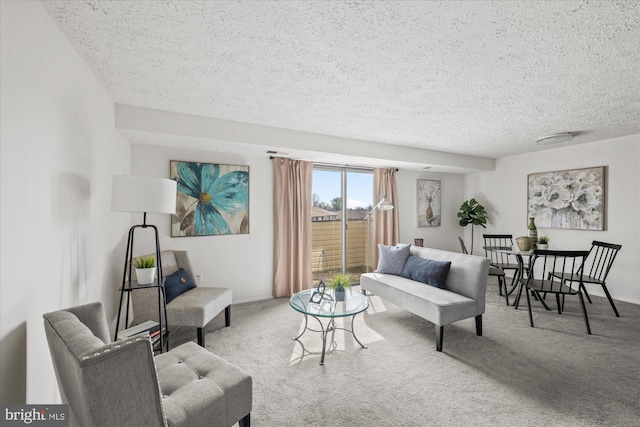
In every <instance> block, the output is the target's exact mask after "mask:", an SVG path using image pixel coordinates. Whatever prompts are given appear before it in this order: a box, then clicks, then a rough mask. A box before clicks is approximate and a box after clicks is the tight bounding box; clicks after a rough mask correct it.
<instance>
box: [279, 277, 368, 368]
mask: <svg viewBox="0 0 640 427" xmlns="http://www.w3.org/2000/svg"><path fill="white" fill-rule="evenodd" d="M314 292H316V289H307V290H304V291H302V292H298V293H297V294H295V295H293V296H292V297H291V299H290V300H289V304H290V305H291V307H293V309H294V310H296V311H299V312H300V313H302V314H304V329H303V330H302V332H301V333H300V335H298V336H297V337H295V338H293V339H294V340H297V339H298V338H300V337H301V336H302V335H304V333H305V332H306V331H307V330H309V331H312V332H320V333H321V337H322V356H321V358H320V365H324V355H325V351H326V348H327V336H328V335H329V332H331V341H330V342H333V337H334V334H335V331H336V329H341V330H343V331H347V332H349V333H351V335H353V338H354V339H355V340H356V341H357V343H358V344H360V347H362V348H367V346H366V345H364V344H362V343H361V342H360V340H359V339H358V337H356V334H355V332H354V331H353V321H354V319H355V317H356V315H357V314H359V313H362V312H363V311H365V310H366V309H367V308H369V301H368V299H367V297H366V296H364V295H362V294H361V293H360V292H354V291H353V290H347V292H346V293H345V298H344V301H335V300H334V298H333V293H332V292H327V293H326V294H324V296H320V295H319V294H316V295H315V296H314V295H313V294H314ZM312 297H313V299H312ZM312 301H317V302H312ZM309 316H311V317H313V318H314V319H316V320H317V321H318V323H319V324H320V330H318V329H311V328H310V327H309V325H308V319H309ZM349 316H351V329H346V328H339V327H337V326H336V322H335V319H336V318H337V317H349ZM321 318H325V319H329V321H328V322H327V324H326V327H325V325H324V324H323V323H322V321H321V320H320V319H321Z"/></svg>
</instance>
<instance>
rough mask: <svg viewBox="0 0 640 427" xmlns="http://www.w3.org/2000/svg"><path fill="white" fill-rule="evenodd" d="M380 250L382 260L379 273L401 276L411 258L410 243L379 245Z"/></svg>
mask: <svg viewBox="0 0 640 427" xmlns="http://www.w3.org/2000/svg"><path fill="white" fill-rule="evenodd" d="M378 249H379V250H380V261H379V262H378V270H377V272H378V273H385V274H395V275H396V276H401V275H402V271H403V270H404V264H405V263H406V262H407V258H409V250H410V249H411V246H410V245H398V246H385V245H381V244H379V245H378Z"/></svg>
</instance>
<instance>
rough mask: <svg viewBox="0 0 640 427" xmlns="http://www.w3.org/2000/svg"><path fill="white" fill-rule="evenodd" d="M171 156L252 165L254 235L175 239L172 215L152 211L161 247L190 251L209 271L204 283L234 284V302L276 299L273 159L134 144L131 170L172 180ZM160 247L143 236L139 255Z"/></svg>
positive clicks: (202, 270)
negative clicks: (274, 279) (171, 228)
mask: <svg viewBox="0 0 640 427" xmlns="http://www.w3.org/2000/svg"><path fill="white" fill-rule="evenodd" d="M170 160H182V161H192V162H206V163H226V164H233V165H248V166H249V234H235V235H224V236H197V237H171V232H170V221H171V217H170V215H149V216H148V218H147V222H149V223H152V224H155V225H156V226H157V227H158V233H159V234H160V247H161V249H163V250H164V249H179V250H187V251H189V258H190V259H191V264H192V266H193V268H194V270H195V271H194V272H195V273H196V274H197V273H198V272H200V273H202V274H203V284H204V285H210V286H224V287H227V288H231V289H232V290H233V302H234V303H239V302H247V301H254V300H259V299H265V298H271V291H272V287H273V165H272V160H269V158H268V157H266V156H264V157H256V156H243V155H238V154H225V153H217V152H210V151H199V150H187V149H180V148H168V147H167V148H165V147H151V146H145V145H132V148H131V173H132V174H134V175H145V176H158V177H164V178H168V177H169V161H170ZM141 222H142V218H141V217H137V216H135V215H134V216H133V223H135V224H140V223H141ZM136 239H137V238H136ZM154 248H155V246H154V244H153V241H152V240H150V239H145V240H144V241H141V240H139V239H138V240H137V241H136V247H135V248H134V255H138V254H145V253H150V252H153V251H154V250H155V249H154ZM123 256H124V255H123Z"/></svg>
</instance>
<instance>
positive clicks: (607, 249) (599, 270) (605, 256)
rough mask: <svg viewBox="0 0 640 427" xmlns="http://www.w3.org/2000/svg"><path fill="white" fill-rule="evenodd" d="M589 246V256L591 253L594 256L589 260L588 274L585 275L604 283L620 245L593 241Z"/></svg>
mask: <svg viewBox="0 0 640 427" xmlns="http://www.w3.org/2000/svg"><path fill="white" fill-rule="evenodd" d="M591 245H592V246H591V250H590V251H589V254H591V253H593V254H594V255H593V259H592V260H591V266H590V268H589V272H588V273H585V274H586V275H588V276H590V277H593V278H595V279H598V280H602V281H603V282H604V281H605V280H606V278H607V275H608V274H609V271H610V270H611V266H612V265H613V261H614V260H615V259H616V256H617V255H618V251H619V250H620V249H621V248H622V245H616V244H614V243H605V242H598V241H596V240H594V241H593V242H592V243H591Z"/></svg>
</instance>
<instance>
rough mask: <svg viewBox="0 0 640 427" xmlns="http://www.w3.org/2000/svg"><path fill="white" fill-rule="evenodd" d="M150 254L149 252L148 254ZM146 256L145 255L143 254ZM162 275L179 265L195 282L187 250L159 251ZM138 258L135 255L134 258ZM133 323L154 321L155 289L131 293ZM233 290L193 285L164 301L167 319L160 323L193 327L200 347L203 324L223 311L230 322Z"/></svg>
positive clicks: (202, 344)
mask: <svg viewBox="0 0 640 427" xmlns="http://www.w3.org/2000/svg"><path fill="white" fill-rule="evenodd" d="M151 255H153V254H151ZM144 256H149V255H144ZM160 256H161V257H162V274H163V276H164V277H165V278H166V277H167V276H169V275H171V274H173V273H175V272H176V271H178V270H179V269H180V268H183V269H184V270H185V271H186V272H187V274H189V276H190V277H191V278H192V279H193V280H194V281H195V274H194V272H193V269H192V268H191V261H189V254H188V253H187V251H173V250H167V251H162V253H161V255H160ZM138 258H139V257H138ZM131 298H132V300H133V318H134V322H135V323H142V322H144V321H146V320H155V321H158V296H157V293H156V290H155V289H139V290H136V291H133V292H131ZM232 299H233V292H232V290H231V289H228V288H217V287H216V288H214V287H208V286H197V287H195V288H193V289H191V290H189V291H187V292H185V293H184V294H182V295H180V296H178V297H177V298H176V299H174V300H173V301H171V302H170V303H169V304H167V319H163V324H166V325H169V327H172V326H189V327H194V328H197V335H198V344H200V345H201V346H202V347H204V327H205V326H206V325H207V323H209V322H210V321H211V320H213V318H214V317H216V316H217V315H218V314H220V313H221V312H222V311H223V310H224V312H225V325H226V326H229V325H230V324H231V301H232Z"/></svg>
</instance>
